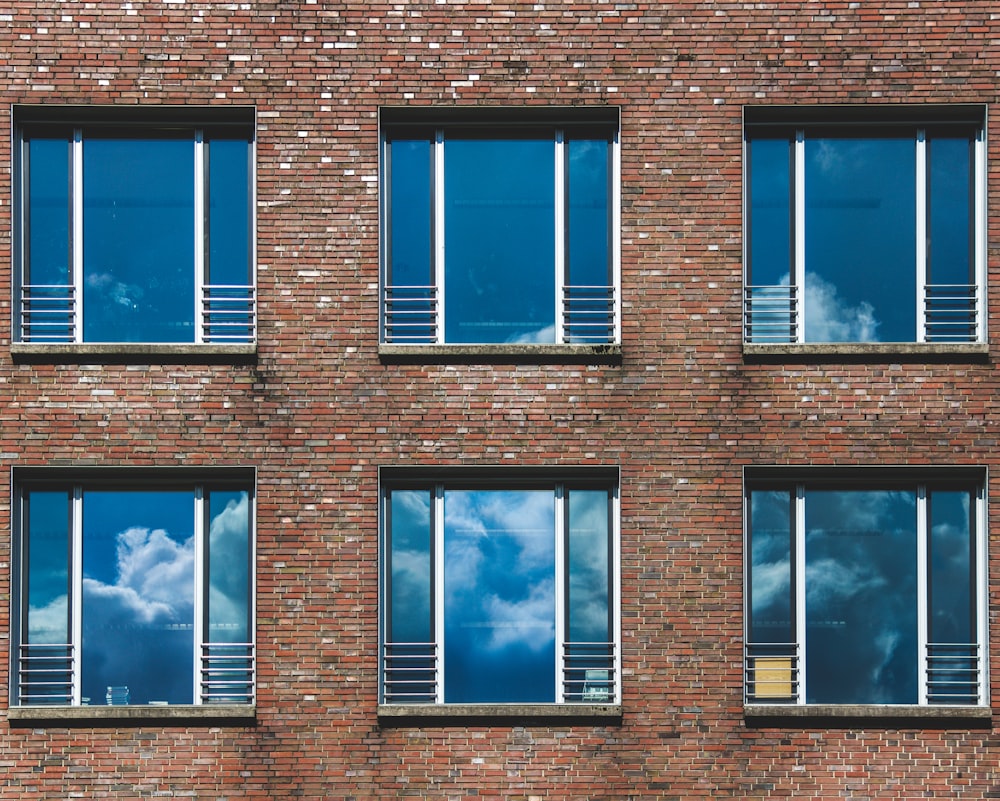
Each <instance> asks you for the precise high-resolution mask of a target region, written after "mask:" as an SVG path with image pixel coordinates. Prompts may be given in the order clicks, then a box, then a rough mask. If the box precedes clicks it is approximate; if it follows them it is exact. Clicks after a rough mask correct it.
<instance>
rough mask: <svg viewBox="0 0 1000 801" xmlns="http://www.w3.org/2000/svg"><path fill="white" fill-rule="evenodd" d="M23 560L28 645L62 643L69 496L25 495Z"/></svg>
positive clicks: (66, 603)
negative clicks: (24, 562) (25, 535)
mask: <svg viewBox="0 0 1000 801" xmlns="http://www.w3.org/2000/svg"><path fill="white" fill-rule="evenodd" d="M26 502H27V508H26V510H25V518H26V521H27V537H26V538H25V549H24V550H25V553H24V557H23V558H24V559H26V560H27V570H26V571H25V577H26V581H27V585H28V586H27V588H26V589H25V594H26V595H27V607H28V609H27V612H28V620H27V632H26V636H27V642H28V643H29V644H32V645H39V644H46V645H54V644H65V643H68V642H69V641H70V635H69V547H70V536H69V521H70V516H69V494H68V493H66V492H43V491H34V492H29V493H27V498H26Z"/></svg>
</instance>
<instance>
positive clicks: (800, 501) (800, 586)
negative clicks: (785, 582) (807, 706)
mask: <svg viewBox="0 0 1000 801" xmlns="http://www.w3.org/2000/svg"><path fill="white" fill-rule="evenodd" d="M793 515H794V519H793V520H792V521H791V523H792V559H793V560H794V567H793V576H794V579H795V647H796V654H795V674H796V678H798V686H797V693H796V697H795V703H797V704H804V703H805V702H806V653H807V650H808V649H807V648H806V537H805V531H806V488H805V485H804V484H797V485H796V487H795V505H794V507H793Z"/></svg>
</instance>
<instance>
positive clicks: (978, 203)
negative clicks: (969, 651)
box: [972, 124, 987, 697]
mask: <svg viewBox="0 0 1000 801" xmlns="http://www.w3.org/2000/svg"><path fill="white" fill-rule="evenodd" d="M985 137H986V127H985V124H984V125H983V127H981V128H980V129H979V130H978V131H977V132H976V137H975V144H974V146H973V162H974V165H973V169H974V170H975V172H974V174H973V185H974V187H975V188H974V190H973V194H974V197H973V214H975V215H976V218H975V221H974V222H973V225H972V230H973V231H974V232H975V234H974V236H975V241H974V242H973V244H972V248H973V254H974V255H973V260H974V264H975V268H974V269H975V278H976V305H975V311H976V339H977V341H979V342H985V341H986V294H987V293H986V228H987V211H986V141H985ZM984 586H985V585H984ZM983 642H986V641H985V640H983ZM984 697H985V696H984Z"/></svg>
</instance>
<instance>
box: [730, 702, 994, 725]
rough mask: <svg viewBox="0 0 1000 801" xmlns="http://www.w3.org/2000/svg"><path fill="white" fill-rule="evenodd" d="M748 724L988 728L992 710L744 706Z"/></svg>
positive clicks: (908, 707)
mask: <svg viewBox="0 0 1000 801" xmlns="http://www.w3.org/2000/svg"><path fill="white" fill-rule="evenodd" d="M743 716H744V717H745V718H746V719H747V721H748V722H751V721H752V722H754V723H760V722H761V721H765V720H772V721H781V722H784V723H786V724H787V723H789V722H790V721H793V720H797V719H798V720H813V721H816V720H835V719H850V720H857V719H859V718H862V719H867V720H871V721H876V722H877V721H888V720H898V721H913V722H917V721H925V722H929V723H935V722H936V723H946V722H954V723H959V722H963V721H964V722H980V723H981V724H982V725H990V721H991V720H992V717H993V710H992V709H990V707H985V706H902V705H895V704H805V705H799V704H746V705H744V707H743Z"/></svg>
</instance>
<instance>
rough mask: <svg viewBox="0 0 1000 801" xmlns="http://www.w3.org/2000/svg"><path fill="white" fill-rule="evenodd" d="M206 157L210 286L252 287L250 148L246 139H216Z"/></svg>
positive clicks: (211, 142)
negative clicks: (250, 285)
mask: <svg viewBox="0 0 1000 801" xmlns="http://www.w3.org/2000/svg"><path fill="white" fill-rule="evenodd" d="M206 153H207V157H208V263H207V265H206V269H207V275H208V283H210V284H221V285H230V286H232V285H235V286H242V285H249V284H250V283H252V281H251V275H250V144H249V142H248V141H247V140H246V139H218V138H213V139H212V140H211V141H210V142H209V143H208V147H207V148H206ZM178 189H183V186H180V187H178Z"/></svg>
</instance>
